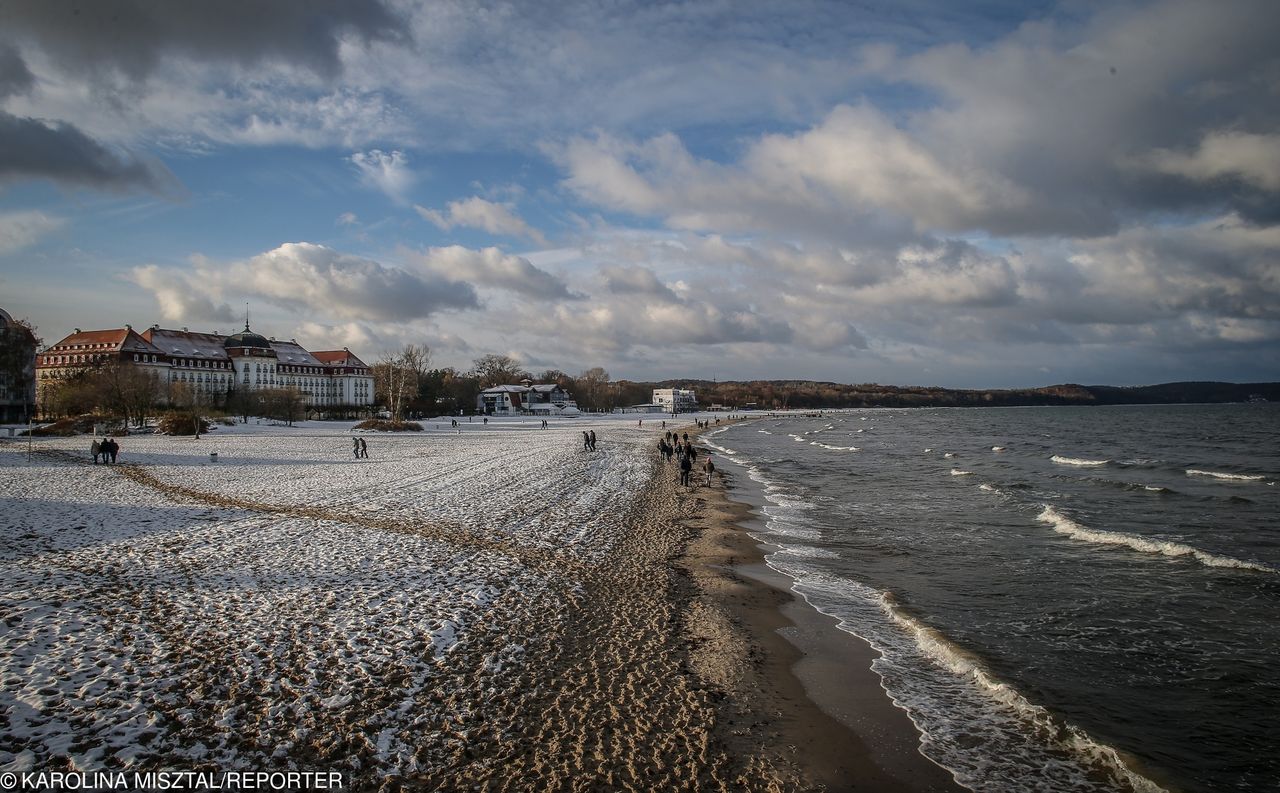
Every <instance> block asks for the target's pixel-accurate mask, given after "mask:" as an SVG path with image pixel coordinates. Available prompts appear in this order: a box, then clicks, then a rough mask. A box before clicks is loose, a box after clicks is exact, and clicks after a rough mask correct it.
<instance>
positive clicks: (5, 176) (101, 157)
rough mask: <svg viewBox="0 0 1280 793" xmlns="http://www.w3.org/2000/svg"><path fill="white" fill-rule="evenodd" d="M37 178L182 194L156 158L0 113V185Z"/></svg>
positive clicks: (69, 129) (52, 125) (61, 127)
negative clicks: (111, 146)
mask: <svg viewBox="0 0 1280 793" xmlns="http://www.w3.org/2000/svg"><path fill="white" fill-rule="evenodd" d="M39 178H43V179H49V180H52V181H54V182H58V183H60V184H66V185H74V186H84V187H96V188H102V189H111V190H129V189H143V190H149V191H151V192H154V193H158V194H160V195H165V196H175V195H178V194H180V193H181V186H180V185H179V183H178V179H177V177H175V176H174V175H173V173H172V172H171V171H170V170H169V169H168V168H166V167H165V166H164V165H163V164H162V163H161V162H160V161H159V160H156V159H155V158H152V157H148V156H145V155H140V154H134V153H131V152H128V151H125V150H122V149H113V148H109V147H107V146H105V145H103V144H102V143H99V142H98V141H96V140H94V139H93V138H90V137H89V136H88V135H86V134H84V133H83V132H81V131H80V130H78V129H76V128H75V127H73V126H71V125H70V124H64V123H59V122H45V121H40V120H38V119H34V118H19V117H17V116H14V115H12V114H9V113H5V112H4V111H0V182H6V181H15V180H19V179H39Z"/></svg>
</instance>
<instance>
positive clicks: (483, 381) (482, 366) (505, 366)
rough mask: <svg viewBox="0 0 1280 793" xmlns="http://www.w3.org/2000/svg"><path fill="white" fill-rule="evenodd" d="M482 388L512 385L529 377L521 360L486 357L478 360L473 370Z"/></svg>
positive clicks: (504, 356) (507, 357) (495, 356)
mask: <svg viewBox="0 0 1280 793" xmlns="http://www.w3.org/2000/svg"><path fill="white" fill-rule="evenodd" d="M471 376H472V377H474V378H476V380H477V381H478V382H479V384H480V387H481V388H489V387H491V386H495V385H502V384H503V383H512V382H515V381H517V380H522V379H524V378H526V377H528V376H529V373H528V372H526V371H525V370H524V366H523V365H522V364H521V363H520V361H519V360H517V359H515V358H512V357H511V356H510V355H486V356H484V357H482V358H477V359H476V360H475V364H474V365H473V366H472V369H471Z"/></svg>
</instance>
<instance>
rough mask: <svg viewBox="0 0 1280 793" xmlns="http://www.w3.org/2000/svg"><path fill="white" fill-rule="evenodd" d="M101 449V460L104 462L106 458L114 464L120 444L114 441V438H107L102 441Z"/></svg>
mask: <svg viewBox="0 0 1280 793" xmlns="http://www.w3.org/2000/svg"><path fill="white" fill-rule="evenodd" d="M101 451H102V455H103V457H102V461H103V462H104V463H105V462H107V461H108V460H110V462H111V463H112V464H113V465H114V464H115V461H116V455H117V454H119V453H120V444H118V443H116V440H115V438H107V439H106V440H105V441H103V442H102V447H101Z"/></svg>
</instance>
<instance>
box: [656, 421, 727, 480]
mask: <svg viewBox="0 0 1280 793" xmlns="http://www.w3.org/2000/svg"><path fill="white" fill-rule="evenodd" d="M658 454H659V455H661V457H662V459H663V460H664V461H665V462H668V463H669V462H671V461H672V459H678V461H679V465H680V484H682V485H684V486H685V487H688V486H689V485H690V478H691V477H692V475H693V464H694V462H696V461H697V459H698V450H697V449H696V448H695V447H694V445H693V443H691V442H690V441H689V433H687V432H686V433H685V434H684V436H683V437H681V436H680V435H679V434H678V433H674V432H667V433H666V434H665V435H663V436H662V437H661V438H659V439H658ZM702 470H703V473H705V474H706V476H707V486H708V487H710V486H711V475H712V474H713V473H715V470H716V466H715V463H713V462H711V455H710V454H709V453H708V454H707V459H706V460H704V461H703V463H702Z"/></svg>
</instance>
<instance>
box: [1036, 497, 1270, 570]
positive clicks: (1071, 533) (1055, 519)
mask: <svg viewBox="0 0 1280 793" xmlns="http://www.w3.org/2000/svg"><path fill="white" fill-rule="evenodd" d="M1041 506H1042V507H1044V509H1043V511H1042V512H1041V513H1040V514H1039V515H1037V516H1036V519H1037V520H1039V521H1041V522H1042V523H1048V524H1049V525H1051V526H1053V529H1054V531H1056V532H1058V533H1059V534H1065V535H1067V536H1068V537H1074V538H1075V539H1077V540H1083V541H1084V542H1091V543H1095V544H1097V545H1123V546H1126V547H1128V548H1132V549H1133V550H1135V551H1140V552H1142V553H1158V554H1162V555H1164V556H1175V557H1176V556H1189V557H1191V558H1193V559H1195V560H1196V561H1198V562H1200V563H1201V564H1203V565H1204V566H1206V567H1234V568H1236V569H1240V570H1257V571H1259V572H1262V573H1280V570H1278V569H1276V568H1274V567H1270V566H1268V565H1265V564H1259V563H1257V562H1249V561H1245V560H1243V559H1236V558H1234V557H1231V556H1220V555H1218V554H1214V553H1209V552H1208V551H1202V550H1200V549H1199V548H1193V547H1191V546H1190V545H1185V544H1183V543H1180V542H1173V541H1172V540H1161V539H1158V538H1147V537H1139V536H1137V535H1134V534H1125V533H1123V532H1118V531H1103V530H1100V529H1091V528H1089V527H1087V526H1082V525H1081V524H1079V523H1076V522H1075V521H1074V520H1072V519H1071V518H1068V517H1067V516H1066V515H1063V514H1062V513H1061V512H1058V511H1057V510H1056V509H1054V508H1053V507H1051V506H1049V505H1048V504H1042V505H1041Z"/></svg>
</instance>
